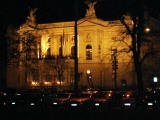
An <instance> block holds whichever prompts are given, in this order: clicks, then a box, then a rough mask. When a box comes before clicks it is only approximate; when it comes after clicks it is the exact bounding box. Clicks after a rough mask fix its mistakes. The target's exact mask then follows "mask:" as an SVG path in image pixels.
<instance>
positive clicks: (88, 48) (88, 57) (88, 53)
mask: <svg viewBox="0 0 160 120" xmlns="http://www.w3.org/2000/svg"><path fill="white" fill-rule="evenodd" d="M86 60H92V46H91V45H87V46H86Z"/></svg>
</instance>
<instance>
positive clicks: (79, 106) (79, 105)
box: [67, 92, 92, 110]
mask: <svg viewBox="0 0 160 120" xmlns="http://www.w3.org/2000/svg"><path fill="white" fill-rule="evenodd" d="M91 101H92V93H90V92H81V93H73V94H72V95H71V97H70V100H69V102H68V104H67V108H68V109H69V110H87V109H90V108H91Z"/></svg>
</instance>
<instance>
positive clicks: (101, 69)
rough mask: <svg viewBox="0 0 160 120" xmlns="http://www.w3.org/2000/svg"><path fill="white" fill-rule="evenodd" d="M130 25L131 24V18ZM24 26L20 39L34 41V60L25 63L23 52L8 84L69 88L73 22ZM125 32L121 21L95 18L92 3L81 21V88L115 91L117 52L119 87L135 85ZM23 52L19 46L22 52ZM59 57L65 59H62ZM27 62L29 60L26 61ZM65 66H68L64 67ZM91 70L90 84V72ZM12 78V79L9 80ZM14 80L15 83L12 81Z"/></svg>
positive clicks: (71, 66) (79, 48)
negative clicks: (101, 88) (92, 87)
mask: <svg viewBox="0 0 160 120" xmlns="http://www.w3.org/2000/svg"><path fill="white" fill-rule="evenodd" d="M126 20H128V24H131V25H132V22H131V21H130V20H129V17H126ZM32 23H33V24H30V25H27V24H23V25H21V26H20V28H19V30H18V31H17V32H18V34H19V35H20V37H19V39H21V40H25V39H34V41H35V42H36V45H33V46H31V48H33V49H34V48H35V49H34V51H36V52H33V53H30V55H31V56H32V57H31V58H32V60H28V61H27V60H26V59H25V58H27V57H26V56H27V54H26V53H24V56H25V57H24V56H22V57H21V59H23V60H22V61H21V62H20V63H19V67H17V68H14V69H16V70H15V71H19V72H16V73H15V72H14V71H13V69H12V67H11V68H9V71H10V72H9V74H11V75H12V76H14V77H12V78H11V79H12V80H8V85H9V86H11V87H13V86H16V87H26V86H41V85H42V86H43V85H44V86H54V85H55V86H56V85H61V86H63V87H64V86H66V87H71V86H72V85H73V82H74V60H73V58H74V21H70V22H56V23H46V24H38V25H35V24H34V19H33V20H32ZM124 30H125V28H124V26H123V25H122V24H121V22H120V20H115V21H104V20H101V19H99V18H97V17H96V15H95V10H94V3H90V4H89V9H88V10H87V12H86V16H85V17H84V18H82V19H80V20H78V62H79V76H80V77H79V86H80V87H82V86H91V84H92V86H94V87H106V88H114V84H115V81H114V80H113V78H114V72H113V67H112V65H113V54H114V53H115V51H121V52H120V53H119V52H117V53H116V58H117V60H118V69H117V81H116V82H117V87H118V88H120V87H121V86H122V82H124V83H126V84H127V85H128V86H129V87H134V86H135V85H136V79H135V73H134V68H133V63H132V58H131V56H132V55H131V53H126V52H122V51H125V50H126V51H127V49H128V46H127V45H129V44H130V43H129V42H130V41H131V40H130V39H131V38H130V37H129V36H125V41H126V42H125V43H123V42H122V41H121V38H122V37H123V35H122V34H121V33H122V32H123V31H124ZM126 44H127V45H126ZM23 49H24V45H23V43H20V51H22V50H23ZM59 56H63V59H61V58H60V57H59ZM24 59H25V60H26V61H24ZM64 63H65V64H64ZM58 69H59V71H58ZM88 70H90V77H91V79H90V81H88V79H87V77H88V76H87V71H88ZM9 79H10V78H9ZM13 79H14V80H13Z"/></svg>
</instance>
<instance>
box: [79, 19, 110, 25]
mask: <svg viewBox="0 0 160 120" xmlns="http://www.w3.org/2000/svg"><path fill="white" fill-rule="evenodd" d="M107 25H108V22H107V21H103V20H101V19H98V18H83V19H80V20H79V21H78V26H102V27H106V26H107Z"/></svg>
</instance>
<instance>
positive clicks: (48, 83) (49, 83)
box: [44, 81, 52, 85]
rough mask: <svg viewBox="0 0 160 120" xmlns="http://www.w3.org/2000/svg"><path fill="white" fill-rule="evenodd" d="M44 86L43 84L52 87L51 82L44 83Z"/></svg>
mask: <svg viewBox="0 0 160 120" xmlns="http://www.w3.org/2000/svg"><path fill="white" fill-rule="evenodd" d="M44 84H45V85H52V83H51V82H47V81H45V82H44Z"/></svg>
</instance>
